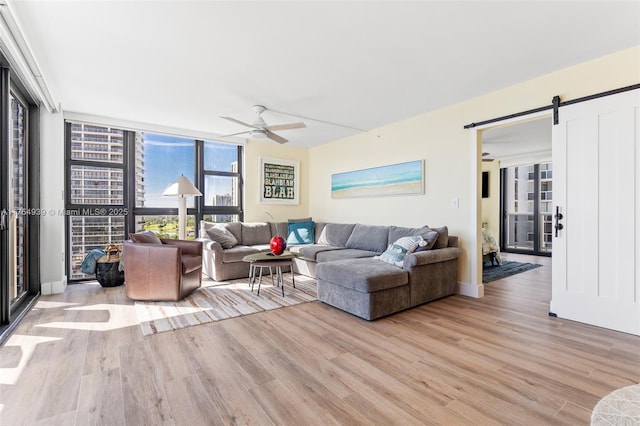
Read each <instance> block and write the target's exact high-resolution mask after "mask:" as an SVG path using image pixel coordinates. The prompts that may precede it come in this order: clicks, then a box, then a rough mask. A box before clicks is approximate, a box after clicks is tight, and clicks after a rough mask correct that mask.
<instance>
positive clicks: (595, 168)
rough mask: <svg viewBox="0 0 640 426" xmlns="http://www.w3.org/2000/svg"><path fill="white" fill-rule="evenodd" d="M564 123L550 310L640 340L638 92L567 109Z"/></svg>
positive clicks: (557, 165)
mask: <svg viewBox="0 0 640 426" xmlns="http://www.w3.org/2000/svg"><path fill="white" fill-rule="evenodd" d="M559 121H560V122H559V124H558V125H555V126H553V173H554V176H553V186H554V188H553V200H554V204H555V207H556V208H557V210H558V211H559V212H560V214H561V215H562V219H559V220H557V222H556V223H560V224H561V225H562V226H563V229H561V230H558V231H557V236H555V237H554V239H553V259H552V265H553V275H552V277H553V282H552V298H551V312H552V313H553V314H556V315H557V316H558V317H560V318H566V319H570V320H575V321H580V322H584V323H588V324H593V325H597V326H600V327H605V328H610V329H613V330H617V331H622V332H626V333H632V334H636V335H640V194H639V193H640V90H633V91H628V92H623V93H620V94H616V95H611V96H605V97H601V98H597V99H594V100H590V101H585V102H581V103H577V104H573V105H568V106H563V107H561V108H560V110H559ZM555 211H556V209H554V214H555Z"/></svg>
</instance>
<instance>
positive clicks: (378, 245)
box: [325, 223, 389, 254]
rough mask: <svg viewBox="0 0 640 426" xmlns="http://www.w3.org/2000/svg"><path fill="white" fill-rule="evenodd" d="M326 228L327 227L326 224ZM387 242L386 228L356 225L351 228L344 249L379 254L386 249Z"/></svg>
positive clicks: (387, 230) (387, 231)
mask: <svg viewBox="0 0 640 426" xmlns="http://www.w3.org/2000/svg"><path fill="white" fill-rule="evenodd" d="M327 226H329V225H328V224H327ZM325 228H326V227H325ZM388 240H389V227H388V226H378V225H361V224H359V223H357V224H356V225H355V226H354V227H353V231H352V232H351V235H350V236H349V239H348V240H347V243H346V244H345V247H346V248H352V249H360V250H369V251H374V252H377V253H378V254H379V253H382V252H383V251H385V250H386V249H387V246H388Z"/></svg>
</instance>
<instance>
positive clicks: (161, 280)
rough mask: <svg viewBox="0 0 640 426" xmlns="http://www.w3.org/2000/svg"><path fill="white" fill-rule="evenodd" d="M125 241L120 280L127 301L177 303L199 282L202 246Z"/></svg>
mask: <svg viewBox="0 0 640 426" xmlns="http://www.w3.org/2000/svg"><path fill="white" fill-rule="evenodd" d="M131 237H132V240H129V241H125V242H124V244H123V249H124V261H125V270H124V280H125V291H126V294H127V297H128V298H130V299H134V300H180V299H182V298H184V297H186V296H188V295H189V294H191V293H192V292H193V291H194V290H196V289H197V288H199V287H200V284H201V282H202V243H201V242H199V241H187V240H173V239H165V238H161V239H159V240H160V242H161V244H157V243H153V242H149V241H144V239H142V240H139V241H140V242H135V241H136V240H135V239H134V238H135V234H132V235H131Z"/></svg>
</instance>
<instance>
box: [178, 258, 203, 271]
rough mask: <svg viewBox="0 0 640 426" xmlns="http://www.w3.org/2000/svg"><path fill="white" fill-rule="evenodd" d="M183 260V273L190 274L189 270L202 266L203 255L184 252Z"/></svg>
mask: <svg viewBox="0 0 640 426" xmlns="http://www.w3.org/2000/svg"><path fill="white" fill-rule="evenodd" d="M181 260H182V273H183V274H188V273H189V272H193V271H195V270H196V269H200V268H202V256H196V255H189V254H183V255H182V259H181Z"/></svg>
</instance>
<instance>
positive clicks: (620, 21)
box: [6, 0, 640, 147]
mask: <svg viewBox="0 0 640 426" xmlns="http://www.w3.org/2000/svg"><path fill="white" fill-rule="evenodd" d="M6 2H7V3H8V4H9V7H10V9H11V10H12V12H13V13H14V15H15V16H16V17H17V20H18V22H19V24H20V26H21V28H22V31H23V33H24V35H25V37H26V39H27V41H28V43H29V44H30V46H31V48H32V50H33V52H34V54H35V57H36V58H37V60H38V63H39V66H40V69H41V70H42V73H43V75H44V78H45V80H46V81H47V83H48V84H49V86H50V88H51V91H52V92H53V95H54V97H55V98H56V100H57V101H58V102H59V103H60V104H61V106H62V108H63V109H64V110H65V111H73V112H79V113H89V114H95V115H100V116H105V117H111V118H117V119H125V120H129V121H136V122H140V123H152V124H157V125H163V126H170V127H173V128H176V129H185V130H186V132H185V133H186V134H188V132H189V131H194V132H205V133H210V134H229V133H236V132H240V131H243V130H245V129H244V128H243V127H242V126H240V125H238V124H235V123H232V122H228V121H226V120H223V119H221V118H220V116H233V117H235V118H237V119H240V120H243V121H246V122H251V121H252V119H253V117H254V115H253V114H254V113H253V112H252V110H251V105H254V104H262V105H265V106H266V107H267V108H269V109H271V110H276V111H282V112H286V113H292V114H295V115H298V116H302V117H307V119H305V120H303V121H305V122H306V124H307V126H308V127H307V128H306V129H300V130H288V131H282V132H279V134H280V135H282V136H284V137H286V138H288V139H290V140H291V142H290V143H291V144H292V145H296V146H306V147H309V146H315V145H318V144H322V143H326V142H330V141H333V140H336V139H340V138H342V137H346V136H349V135H353V134H355V133H357V132H358V130H353V129H347V128H343V127H338V126H332V125H328V124H326V123H322V122H319V121H313V120H311V119H309V118H313V119H317V120H321V121H325V122H333V123H340V124H343V125H346V126H350V127H354V128H358V129H364V130H370V129H375V128H377V127H381V126H384V125H386V124H389V123H392V122H396V121H399V120H402V119H405V118H408V117H412V116H416V115H419V114H423V113H426V112H428V111H431V110H434V109H437V108H441V107H444V106H447V105H451V104H454V103H457V102H460V101H462V100H465V99H468V98H471V97H474V96H479V95H482V94H485V93H488V92H491V91H494V90H497V89H500V88H503V87H506V86H509V85H513V84H516V83H519V82H522V81H526V80H528V79H531V78H535V77H537V76H540V75H543V74H545V73H549V72H552V71H555V70H558V69H561V68H564V67H568V66H572V65H575V64H577V63H580V62H584V61H587V60H590V59H593V58H596V57H600V56H603V55H605V54H608V53H613V52H616V51H619V50H622V49H626V48H629V47H632V46H635V45H639V44H640V2H638V1H624V2H614V1H566V2H564V1H554V2H543V1H529V2H526V1H514V2H506V1H494V2H488V1H468V2H457V1H446V2H433V1H422V2H420V1H412V2H402V1H368V2H355V1H348V2H346V1H345V2H339V1H332V2H326V1H321V2H310V1H301V2H274V1H258V2H245V1H234V2H231V1H227V2H221V1H216V2H214V1H178V0H175V1H126V0H124V1H91V0H84V1H57V0H49V1H32V0H22V1H21V0H6ZM514 112H515V111H514ZM263 118H264V119H265V121H266V122H267V123H268V124H282V123H288V122H292V121H300V119H299V118H298V117H292V116H288V115H285V114H281V113H274V112H272V111H267V112H265V113H264V114H263ZM486 118H491V117H478V120H482V119H486Z"/></svg>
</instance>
